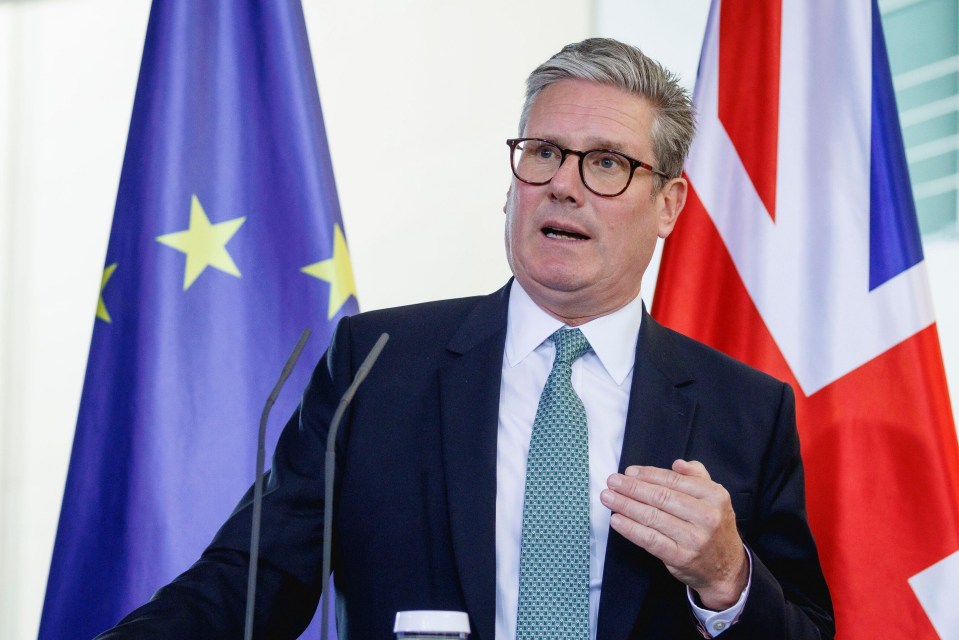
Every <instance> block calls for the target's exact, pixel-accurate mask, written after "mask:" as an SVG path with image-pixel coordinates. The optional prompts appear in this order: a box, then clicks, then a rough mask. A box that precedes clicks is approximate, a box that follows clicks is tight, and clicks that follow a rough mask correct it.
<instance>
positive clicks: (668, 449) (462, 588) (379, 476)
mask: <svg viewBox="0 0 959 640" xmlns="http://www.w3.org/2000/svg"><path fill="white" fill-rule="evenodd" d="M508 294H509V285H507V286H506V287H504V288H503V289H502V290H500V291H499V292H497V293H494V294H492V295H490V296H486V297H478V298H464V299H459V300H449V301H442V302H434V303H426V304H421V305H414V306H410V307H402V308H398V309H390V310H384V311H374V312H370V313H364V314H360V315H358V316H354V317H352V318H346V319H344V320H343V321H342V322H341V323H340V325H339V326H338V328H337V331H336V334H335V336H334V338H333V342H332V344H331V346H330V348H329V350H328V352H327V354H326V356H325V357H324V359H323V360H322V361H321V362H320V364H319V365H318V366H317V368H316V370H315V372H314V374H313V377H312V380H311V382H310V385H309V387H308V388H307V390H306V392H305V394H304V398H303V402H302V404H301V407H300V409H299V410H298V411H297V412H296V413H295V414H294V416H293V418H292V419H291V420H290V422H289V423H288V425H287V427H286V428H285V430H284V432H283V435H282V436H281V438H280V441H279V444H278V445H277V449H276V452H275V454H274V458H273V465H272V469H271V471H270V473H269V476H268V479H267V485H266V492H265V500H264V508H263V530H262V547H261V551H260V559H261V560H260V569H259V576H260V579H259V586H258V595H257V616H256V619H257V628H258V630H259V634H260V635H261V636H262V637H269V638H281V637H290V638H295V637H296V636H297V634H298V632H299V630H301V629H302V628H303V627H305V625H306V624H307V623H308V622H309V620H310V617H311V616H312V614H313V612H314V609H315V607H316V601H317V598H318V597H319V593H320V584H319V582H320V579H319V574H320V573H321V568H320V564H321V542H322V537H323V531H322V529H323V526H322V525H323V518H322V508H323V494H324V483H323V465H324V453H325V446H326V435H327V427H328V424H329V421H330V418H331V417H332V414H333V411H334V410H335V407H336V405H337V403H338V401H339V398H340V396H341V394H342V393H343V392H344V390H345V389H346V387H347V385H348V384H349V383H350V381H351V379H352V377H353V374H354V373H355V371H356V368H357V367H358V366H359V364H360V362H361V361H362V359H363V358H364V357H365V355H366V353H367V352H368V351H369V349H370V348H371V347H372V345H373V343H374V342H375V341H376V339H377V338H378V337H379V335H380V333H381V332H384V331H385V332H388V333H389V334H390V341H389V343H388V344H387V346H386V349H385V350H384V351H383V353H382V355H381V357H380V359H379V361H378V363H377V364H376V366H375V367H374V368H373V370H372V372H371V373H370V375H369V377H368V379H367V380H366V382H365V383H364V384H363V386H362V387H361V388H360V391H359V393H358V394H357V395H356V397H355V399H354V401H353V403H352V405H351V408H350V410H349V412H348V415H347V416H346V418H345V421H344V424H343V427H342V429H341V432H340V434H339V437H338V439H337V445H336V447H337V452H336V453H337V476H336V478H337V480H336V491H335V499H334V500H335V502H334V522H335V524H334V536H333V537H334V545H333V546H334V550H333V571H334V576H335V581H336V587H337V604H336V607H337V619H338V629H339V633H340V638H341V639H342V640H357V639H359V640H373V639H376V640H383V639H384V638H389V637H391V632H392V623H393V617H394V615H395V613H396V611H401V610H409V609H449V610H460V611H466V612H467V613H468V614H469V618H470V624H471V626H472V635H471V636H470V637H471V638H472V639H473V640H493V638H494V618H495V600H496V593H495V565H496V554H495V536H494V529H495V501H496V432H497V416H498V410H499V391H500V380H501V368H502V361H503V349H504V343H505V336H506V313H507V300H508ZM677 458H685V459H696V460H699V461H701V462H702V463H703V464H705V465H706V468H707V469H708V470H709V472H710V474H711V476H712V478H713V479H714V480H716V481H717V482H719V483H721V484H723V485H724V486H725V487H726V489H727V490H728V491H729V493H730V494H731V497H732V503H733V507H734V509H735V511H736V515H737V524H738V526H739V529H740V532H741V535H742V537H743V540H744V542H745V544H746V545H747V546H748V548H749V549H750V550H751V551H752V554H753V577H752V588H751V592H750V595H749V598H748V601H747V604H746V607H745V609H744V611H743V613H742V616H741V618H740V620H739V622H738V623H737V624H736V625H734V626H733V627H732V628H731V629H730V630H729V631H727V632H726V633H725V634H723V636H722V637H723V638H725V639H727V640H735V639H736V638H762V639H775V640H779V639H786V638H825V637H832V635H833V633H834V631H833V630H834V625H833V621H832V607H831V604H830V600H829V594H828V591H827V589H826V585H825V582H824V580H823V576H822V572H821V570H820V565H819V560H818V557H817V554H816V548H815V544H814V542H813V539H812V536H811V534H810V532H809V528H808V525H807V522H806V515H805V505H804V487H803V472H802V464H801V461H800V457H799V442H798V437H797V433H796V426H795V417H794V401H793V395H792V391H791V390H790V388H789V387H788V386H787V385H785V384H783V383H781V382H778V381H776V380H774V379H772V378H770V377H768V376H766V375H764V374H762V373H759V372H757V371H755V370H753V369H750V368H748V367H746V366H745V365H743V364H741V363H739V362H736V361H734V360H732V359H730V358H728V357H726V356H724V355H722V354H720V353H718V352H716V351H714V350H712V349H709V348H708V347H705V346H703V345H701V344H699V343H697V342H695V341H693V340H690V339H688V338H685V337H683V336H681V335H679V334H677V333H675V332H673V331H670V330H668V329H666V328H664V327H662V326H661V325H659V324H658V323H656V321H654V320H653V319H652V318H651V317H649V316H648V315H644V317H643V320H642V327H641V329H640V334H639V340H638V344H637V347H636V363H635V369H634V373H633V380H632V393H631V397H630V401H629V408H628V415H627V425H626V433H625V438H624V442H623V449H622V456H621V462H620V466H621V470H622V469H625V467H626V466H629V465H633V464H642V465H655V466H659V467H665V468H669V467H670V466H671V464H672V462H673V461H674V460H675V459H677ZM251 495H252V491H251V492H250V493H248V495H247V496H246V497H245V498H244V499H243V500H242V501H241V502H240V504H239V506H238V507H237V509H236V511H235V512H234V514H233V515H232V516H231V518H230V519H229V520H228V521H227V523H226V524H225V525H224V526H223V528H222V529H221V530H220V532H219V533H218V534H217V536H216V538H215V539H214V541H213V543H212V544H211V545H210V547H209V548H208V549H207V551H206V552H205V553H204V555H203V557H202V558H201V559H200V560H199V561H198V562H197V563H196V564H195V565H194V566H193V567H192V568H190V569H189V570H188V571H187V572H186V573H184V574H183V575H181V576H180V577H179V578H177V579H176V580H175V581H174V582H173V583H171V584H170V585H168V586H166V587H164V588H163V589H161V590H160V591H159V592H158V593H157V595H156V596H155V597H154V599H153V600H152V601H151V602H150V603H148V604H147V605H145V606H144V607H141V608H140V609H138V610H136V611H134V612H133V613H132V614H130V615H129V616H128V617H127V618H126V619H124V621H123V622H122V623H121V624H120V625H119V626H118V627H117V628H116V629H114V630H113V631H112V632H109V633H108V634H106V635H104V638H144V637H158V638H159V637H177V638H187V637H198V638H199V637H203V638H209V637H239V635H240V634H241V632H242V625H243V602H244V596H245V585H246V563H247V562H248V555H247V549H248V547H249V541H250V512H251V508H250V496H251ZM701 637H702V636H701V635H700V633H699V632H698V631H697V629H696V622H695V620H694V618H693V616H692V613H691V611H690V608H689V604H688V602H687V599H686V591H685V587H684V586H683V585H682V584H680V583H679V582H678V581H677V580H675V579H674V578H673V577H672V576H671V575H670V574H669V573H668V571H667V570H666V569H665V567H664V566H663V564H662V562H660V561H659V560H658V559H656V558H654V557H652V556H650V555H649V554H648V553H646V552H645V551H643V550H642V549H639V548H638V547H635V546H634V545H632V544H631V543H630V542H628V541H627V540H626V539H625V538H623V537H621V536H620V535H619V534H617V533H615V532H610V537H609V542H608V548H607V552H606V562H605V570H604V575H603V588H602V597H601V602H600V607H599V622H598V627H597V640H627V639H631V638H662V639H664V640H665V639H670V640H675V639H682V638H690V639H692V638H701Z"/></svg>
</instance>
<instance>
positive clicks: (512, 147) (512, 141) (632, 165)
mask: <svg viewBox="0 0 959 640" xmlns="http://www.w3.org/2000/svg"><path fill="white" fill-rule="evenodd" d="M530 141H532V142H544V143H546V144H548V145H550V146H552V147H556V148H557V149H558V150H559V153H560V158H559V166H558V167H556V171H557V173H558V172H559V170H560V168H562V166H563V163H565V162H566V158H567V157H568V156H577V157H578V158H579V179H580V180H582V181H583V186H584V187H586V188H587V189H589V190H590V191H592V192H593V193H595V194H596V195H598V196H601V197H603V198H615V197H616V196H618V195H622V194H623V193H624V192H625V191H626V189H629V185H630V184H632V182H633V174H635V173H636V169H638V168H639V167H642V168H643V169H646V170H647V171H649V172H650V173H652V174H654V175H657V176H660V177H662V178H665V179H666V180H669V179H670V178H669V176H668V175H666V174H665V173H663V172H662V171H660V170H659V169H657V168H656V167H654V166H653V165H651V164H648V163H646V162H643V161H642V160H637V159H636V158H632V157H630V156H628V155H626V154H625V153H623V152H622V151H614V150H612V149H589V150H588V151H576V150H575V149H564V148H563V147H561V146H559V145H558V144H556V143H555V142H553V141H552V140H546V139H544V138H509V139H507V140H506V145H507V146H508V147H509V166H510V169H512V171H513V175H514V176H516V179H517V180H519V181H520V182H525V183H526V184H531V185H534V186H541V185H544V184H549V183H550V182H551V181H552V180H553V178H554V177H556V174H555V173H554V174H553V176H552V177H550V179H549V180H545V181H543V182H533V181H531V180H524V179H523V178H521V177H520V176H519V174H518V173H516V164H515V159H514V158H515V156H516V145H518V144H520V143H522V142H530ZM597 151H598V152H601V153H612V154H615V155H617V156H619V157H621V158H626V160H628V161H629V178H627V179H626V186H624V187H623V188H622V189H620V190H619V191H617V192H616V193H600V192H599V191H596V189H593V188H592V187H591V186H589V184H587V183H586V175H585V173H584V171H583V161H584V160H585V159H586V156H588V155H589V154H591V153H596V152H597Z"/></svg>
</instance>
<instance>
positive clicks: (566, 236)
mask: <svg viewBox="0 0 959 640" xmlns="http://www.w3.org/2000/svg"><path fill="white" fill-rule="evenodd" d="M541 231H542V232H543V235H544V236H546V237H547V238H552V239H554V240H589V236H585V235H583V234H582V233H576V232H575V231H570V230H569V229H560V228H558V227H543V228H542V229H541Z"/></svg>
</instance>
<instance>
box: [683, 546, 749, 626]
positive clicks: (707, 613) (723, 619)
mask: <svg viewBox="0 0 959 640" xmlns="http://www.w3.org/2000/svg"><path fill="white" fill-rule="evenodd" d="M743 548H746V547H745V545H744V546H743ZM746 557H747V558H748V559H749V579H748V580H747V581H746V588H745V589H743V592H742V593H741V594H740V595H739V600H737V601H736V604H734V605H733V606H731V607H729V608H728V609H726V610H725V611H712V610H710V609H703V608H702V607H700V606H699V605H698V604H696V597H695V594H694V593H693V590H692V589H690V588H689V587H686V597H687V598H688V599H689V606H690V607H692V610H693V615H694V616H696V620H698V621H699V631H700V633H702V634H703V637H704V638H715V637H717V636H718V635H719V634H721V633H722V632H723V631H726V630H727V629H728V628H729V627H731V626H733V625H734V624H736V621H737V620H739V615H740V614H741V613H742V612H743V607H745V606H746V598H747V597H748V596H749V587H750V586H752V583H753V556H752V553H750V551H749V549H746Z"/></svg>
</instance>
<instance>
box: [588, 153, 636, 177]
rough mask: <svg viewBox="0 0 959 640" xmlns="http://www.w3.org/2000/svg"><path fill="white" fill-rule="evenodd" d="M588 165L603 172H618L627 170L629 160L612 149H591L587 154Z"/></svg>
mask: <svg viewBox="0 0 959 640" xmlns="http://www.w3.org/2000/svg"><path fill="white" fill-rule="evenodd" d="M587 158H588V163H589V167H590V168H591V169H593V170H595V171H601V172H604V173H619V172H623V171H628V170H629V161H628V160H627V159H626V158H624V157H623V156H621V155H619V154H618V153H613V152H612V151H593V152H591V153H590V154H589V156H587Z"/></svg>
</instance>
